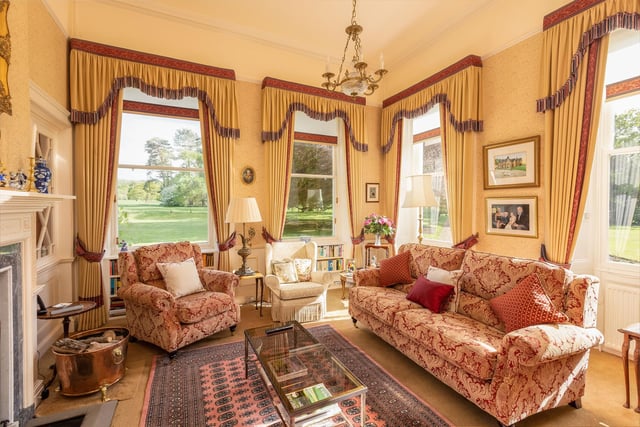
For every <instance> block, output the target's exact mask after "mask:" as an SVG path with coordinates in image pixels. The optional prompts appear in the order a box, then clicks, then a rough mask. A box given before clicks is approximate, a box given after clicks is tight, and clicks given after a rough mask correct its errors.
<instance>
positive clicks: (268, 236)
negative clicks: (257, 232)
mask: <svg viewBox="0 0 640 427" xmlns="http://www.w3.org/2000/svg"><path fill="white" fill-rule="evenodd" d="M262 238H263V239H264V240H265V242H267V243H273V242H277V241H278V239H276V238H275V237H273V236H272V235H271V234H269V232H268V231H267V229H266V228H265V227H264V226H263V227H262Z"/></svg>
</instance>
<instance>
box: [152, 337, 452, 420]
mask: <svg viewBox="0 0 640 427" xmlns="http://www.w3.org/2000/svg"><path fill="white" fill-rule="evenodd" d="M309 331H310V332H311V333H312V334H313V335H314V336H315V337H316V338H317V339H318V341H320V342H321V343H323V344H324V345H325V346H327V347H328V348H329V349H330V350H331V351H332V352H333V353H334V354H335V355H336V356H337V357H338V359H340V360H341V361H342V363H344V364H345V366H347V367H348V368H349V369H350V370H351V372H353V373H354V374H355V375H356V376H357V377H358V378H359V379H360V380H361V381H362V382H363V383H364V384H365V385H366V386H367V387H368V392H367V400H366V403H367V405H366V411H367V414H366V426H367V427H379V426H389V427H391V426H398V427H406V426H442V427H448V426H450V423H449V422H448V421H446V420H445V418H444V417H443V416H442V415H440V414H439V413H437V412H436V411H435V410H434V409H432V408H430V407H429V406H428V405H427V403H425V402H424V401H423V400H422V399H420V398H419V397H417V396H416V395H414V394H413V393H412V392H410V391H409V390H408V389H406V388H405V387H403V386H402V385H400V384H399V383H398V382H397V381H396V380H395V379H394V378H393V377H392V376H391V375H389V373H387V372H386V371H385V370H384V369H383V368H382V367H381V366H380V365H378V364H377V363H376V362H374V361H373V360H371V359H370V358H369V357H368V356H367V355H366V354H364V353H363V352H362V351H361V350H359V349H358V348H357V347H356V346H354V345H353V344H352V343H351V342H350V341H348V340H347V339H346V338H345V337H344V336H342V335H341V334H340V333H339V332H337V331H336V330H335V329H333V328H332V327H331V326H329V325H323V326H316V327H312V328H309ZM249 366H250V370H249V378H248V379H245V375H244V341H240V342H234V343H229V344H221V345H215V346H211V347H204V348H197V349H193V350H181V351H179V352H178V354H177V356H176V357H175V358H174V359H173V360H171V359H169V358H168V357H167V356H166V355H159V356H155V357H154V359H153V362H152V366H151V373H150V375H149V382H148V383H147V388H146V391H145V398H144V406H143V408H142V416H141V418H140V426H141V427H142V426H148V427H155V426H157V427H160V426H162V427H165V426H221V427H232V426H238V427H239V426H282V425H283V423H282V421H281V420H280V417H279V416H278V413H277V411H276V409H275V407H274V405H273V404H272V402H271V399H270V397H269V392H268V391H267V389H266V387H265V386H264V383H263V382H262V380H261V378H260V376H259V375H258V374H257V372H256V369H255V362H252V363H250V364H249ZM341 410H342V412H343V414H344V415H345V416H346V417H347V418H349V419H350V420H351V422H352V424H353V425H360V417H361V414H360V402H359V400H358V399H349V400H346V401H344V402H342V405H341Z"/></svg>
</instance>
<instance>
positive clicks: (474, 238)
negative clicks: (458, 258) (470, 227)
mask: <svg viewBox="0 0 640 427" xmlns="http://www.w3.org/2000/svg"><path fill="white" fill-rule="evenodd" d="M478 236H479V234H478V233H476V234H472V235H471V236H469V237H467V238H466V239H464V240H463V241H462V242H460V243H456V244H455V245H453V246H452V248H456V249H469V248H470V247H472V246H473V245H475V244H476V243H478Z"/></svg>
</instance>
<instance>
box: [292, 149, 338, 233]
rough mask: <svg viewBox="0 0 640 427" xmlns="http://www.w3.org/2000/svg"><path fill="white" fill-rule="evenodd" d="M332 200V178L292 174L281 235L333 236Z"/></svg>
mask: <svg viewBox="0 0 640 427" xmlns="http://www.w3.org/2000/svg"><path fill="white" fill-rule="evenodd" d="M307 145H309V144H307ZM332 200H333V178H306V177H292V178H291V189H290V191H289V204H288V206H287V217H286V221H285V226H284V233H283V237H285V238H291V237H300V236H313V237H322V236H332V235H333V204H332Z"/></svg>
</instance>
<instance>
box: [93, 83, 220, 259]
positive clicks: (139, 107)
mask: <svg viewBox="0 0 640 427" xmlns="http://www.w3.org/2000/svg"><path fill="white" fill-rule="evenodd" d="M126 95H127V94H126V93H125V99H124V101H123V108H122V115H124V114H139V115H144V116H154V117H165V118H168V119H180V120H192V121H197V122H198V123H200V117H199V111H198V110H197V109H194V108H189V107H180V106H176V103H178V104H179V103H180V100H178V101H176V100H172V101H167V100H164V99H161V98H154V97H146V96H145V98H146V101H145V102H141V101H139V100H133V99H131V100H128V99H127V96H126ZM149 101H150V102H152V103H148V102H149ZM154 101H155V102H157V104H156V103H153V102H154ZM165 104H166V105H165ZM169 104H170V105H169ZM120 134H121V132H120ZM201 140H202V135H201ZM121 141H122V134H121V135H120V142H121ZM121 149H122V147H121ZM203 150H204V147H203ZM120 168H128V169H138V170H154V171H161V170H167V171H173V172H175V171H189V172H196V173H203V174H205V179H206V173H205V169H204V165H203V167H202V168H193V167H185V168H182V167H174V166H157V167H156V166H154V167H151V166H148V165H131V164H126V163H122V164H121V163H120V159H117V165H116V187H117V185H118V184H117V182H118V176H117V169H120ZM114 193H115V194H114V197H113V206H112V211H111V218H110V220H109V225H108V230H107V239H106V241H107V242H108V243H107V244H106V245H107V252H108V253H109V254H111V256H114V255H115V254H116V253H117V252H118V251H119V250H120V245H121V243H122V241H121V240H120V237H119V226H118V196H117V192H114ZM210 204H211V200H210V197H209V192H208V191H207V206H209V205H210ZM215 237H216V233H215V227H214V226H213V225H212V218H211V209H209V207H207V240H206V241H198V242H197V243H198V244H199V245H200V247H201V249H202V250H203V252H210V251H211V250H213V248H214V244H213V242H215ZM144 245H145V243H142V244H131V245H129V249H135V248H136V247H138V246H144Z"/></svg>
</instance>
